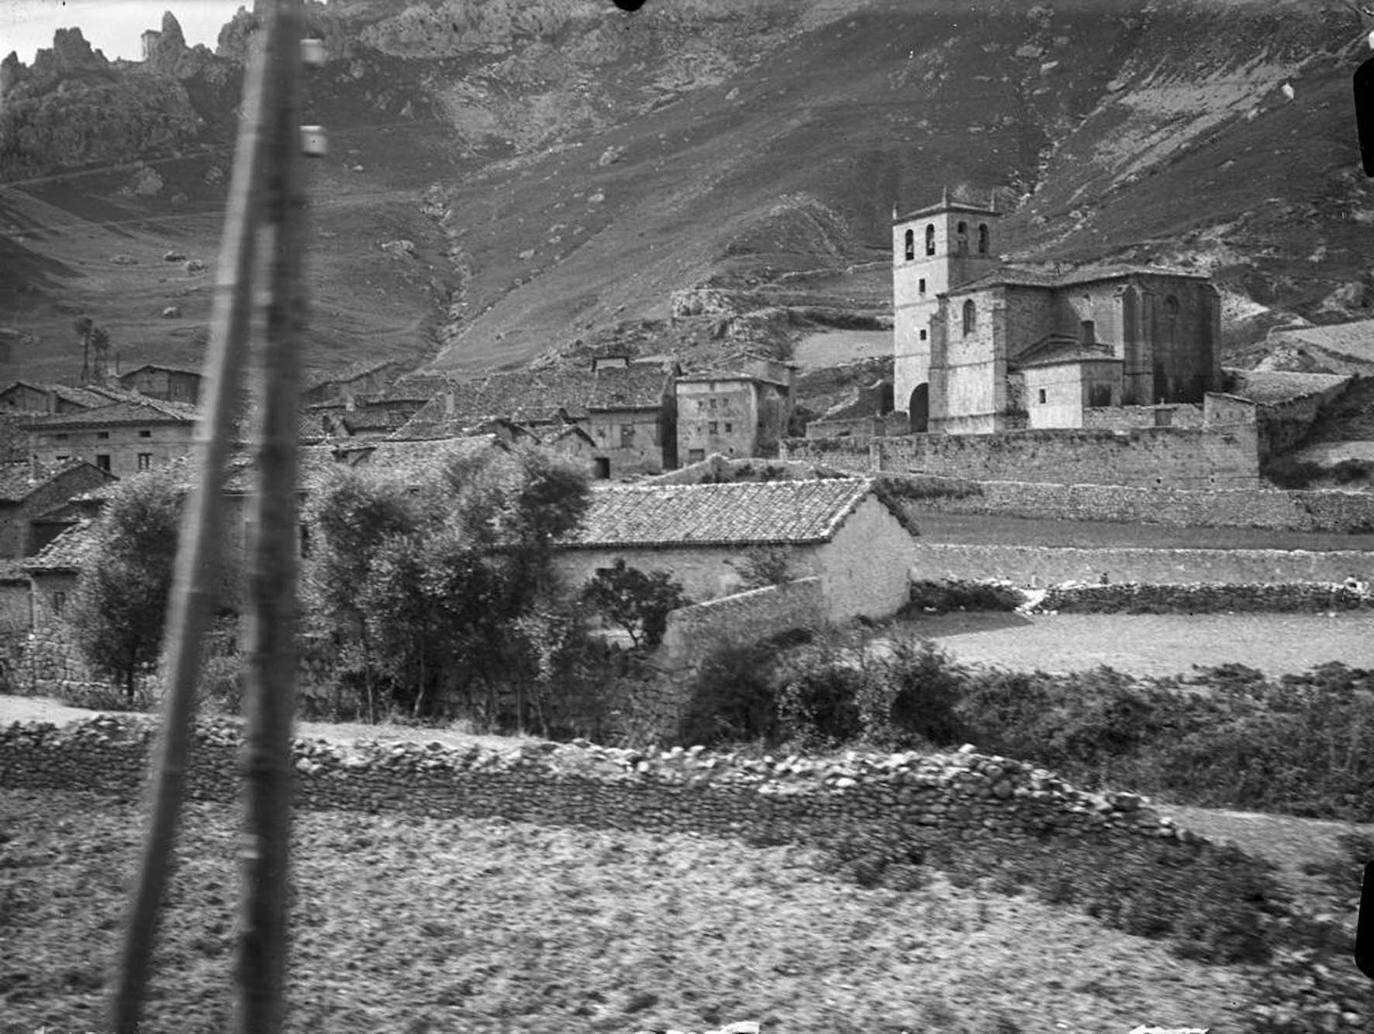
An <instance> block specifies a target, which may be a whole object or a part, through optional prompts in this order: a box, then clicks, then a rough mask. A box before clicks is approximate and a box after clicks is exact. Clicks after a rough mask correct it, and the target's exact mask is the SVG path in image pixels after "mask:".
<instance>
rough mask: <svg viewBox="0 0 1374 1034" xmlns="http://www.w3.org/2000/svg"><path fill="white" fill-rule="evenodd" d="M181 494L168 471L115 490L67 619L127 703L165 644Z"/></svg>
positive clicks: (92, 662) (82, 647) (87, 655)
mask: <svg viewBox="0 0 1374 1034" xmlns="http://www.w3.org/2000/svg"><path fill="white" fill-rule="evenodd" d="M183 495H184V493H183V490H182V489H181V488H180V486H179V485H178V484H177V483H176V481H175V479H174V477H173V475H172V474H171V473H170V472H169V471H168V470H166V469H163V470H159V471H150V472H148V473H146V474H142V475H140V476H138V477H135V478H131V479H129V480H128V481H125V482H122V483H120V484H119V485H118V486H117V487H116V488H115V490H114V491H113V492H112V493H111V496H110V499H109V501H108V502H107V504H106V507H105V511H104V512H103V513H102V514H101V517H100V520H99V522H98V523H97V525H96V527H95V529H94V532H93V536H94V539H93V545H92V549H91V552H90V555H89V557H88V559H87V561H86V563H85V565H84V566H83V568H82V571H81V576H80V578H79V579H78V581H77V586H76V592H75V594H74V597H75V598H74V600H73V603H72V606H71V609H70V612H69V614H68V616H67V618H66V621H67V624H68V626H69V627H70V628H71V629H72V631H73V633H74V638H75V641H76V643H77V644H78V646H79V648H80V650H81V652H82V654H83V655H84V656H85V658H86V661H87V662H88V663H89V664H90V665H91V667H92V668H93V669H94V670H95V671H97V672H99V673H101V674H103V675H106V676H108V677H110V678H111V679H113V680H115V681H117V682H120V683H122V684H123V686H124V692H125V696H126V698H127V699H128V700H130V701H132V700H133V699H134V692H135V681H136V678H137V676H138V674H139V673H140V672H143V671H145V670H147V669H148V668H149V667H151V666H152V665H153V664H155V663H156V661H157V659H158V653H159V650H160V649H161V646H162V633H163V625H164V621H165V612H166V609H167V598H168V595H169V594H170V591H171V586H172V572H173V567H174V564H175V560H176V546H177V529H178V526H179V523H180V515H181V504H182V499H183Z"/></svg>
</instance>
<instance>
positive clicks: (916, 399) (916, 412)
mask: <svg viewBox="0 0 1374 1034" xmlns="http://www.w3.org/2000/svg"><path fill="white" fill-rule="evenodd" d="M906 411H907V414H908V415H909V416H910V418H911V431H912V433H913V434H918V433H920V432H922V431H924V430H925V429H926V427H927V425H928V424H929V423H930V385H929V384H918V385H916V389H915V390H914V391H913V392H912V393H911V401H910V403H908V405H907V410H906Z"/></svg>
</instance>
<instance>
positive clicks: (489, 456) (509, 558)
mask: <svg viewBox="0 0 1374 1034" xmlns="http://www.w3.org/2000/svg"><path fill="white" fill-rule="evenodd" d="M437 474H438V476H436V477H433V478H430V479H428V480H427V481H425V483H423V484H422V485H419V486H416V485H413V484H410V483H408V482H407V481H404V480H401V479H398V478H395V477H389V476H387V475H386V474H374V473H370V472H367V471H366V470H362V471H348V472H340V473H339V474H338V475H337V476H336V477H335V479H334V480H333V483H332V484H331V485H329V486H327V487H326V488H325V490H324V491H322V492H321V493H319V495H318V496H317V497H316V499H315V500H314V502H313V503H312V505H311V519H312V520H313V521H314V523H315V525H316V526H317V528H318V530H319V532H320V535H319V539H320V548H319V549H318V550H317V553H316V556H315V557H314V558H313V559H312V562H311V569H312V570H311V572H310V574H311V577H310V586H311V590H312V594H313V596H314V599H315V601H316V606H317V609H318V612H319V616H320V618H322V619H323V621H324V623H325V625H326V628H327V629H328V630H329V631H330V632H332V633H333V635H334V636H335V639H336V641H338V642H340V643H342V644H346V645H345V657H346V659H347V660H349V662H350V667H351V670H352V672H353V673H354V676H355V677H357V678H360V679H361V681H362V683H363V686H364V689H365V692H366V693H367V694H368V699H369V701H371V702H372V705H371V706H370V710H371V711H372V712H373V714H374V715H375V700H376V699H377V697H378V696H381V695H384V696H386V697H389V698H390V699H391V701H392V702H393V703H395V704H399V705H401V706H402V707H404V708H406V709H407V710H409V711H410V713H411V714H413V715H416V716H421V715H425V714H429V713H432V712H433V709H434V708H435V707H436V706H437V702H438V700H439V699H440V698H441V697H443V696H445V695H447V694H451V693H454V692H459V693H463V694H466V696H467V702H468V706H469V707H470V708H471V709H473V710H477V709H479V698H478V696H477V695H476V692H477V691H484V692H485V698H484V699H483V700H482V701H481V702H480V709H482V710H484V711H485V712H486V714H487V716H488V717H489V718H495V717H496V712H497V710H498V690H499V689H500V688H502V687H515V688H516V689H517V692H518V691H519V687H521V686H523V685H527V684H533V683H534V682H535V681H537V679H536V673H537V672H538V671H539V670H541V665H542V667H543V668H545V669H546V668H547V666H548V665H547V661H543V662H541V660H540V659H539V656H538V650H537V649H536V645H535V644H534V643H533V642H532V636H531V634H530V632H529V630H530V629H533V628H535V627H537V622H536V623H534V624H531V622H530V620H529V619H530V618H531V616H532V615H533V614H534V613H535V612H536V610H537V609H538V608H539V606H540V605H541V603H544V602H547V601H548V600H549V599H550V598H551V597H553V596H555V595H556V594H557V593H558V589H559V587H558V585H557V581H556V579H555V578H554V576H553V573H552V570H551V566H550V559H551V556H552V551H553V546H554V543H555V541H556V539H557V538H558V537H559V536H561V535H564V534H566V533H567V532H568V531H570V530H571V529H572V528H573V527H575V526H576V525H577V524H578V523H579V522H580V521H581V519H582V516H583V514H585V512H586V510H587V507H588V505H589V503H590V497H589V494H588V493H589V487H588V483H587V478H586V475H585V474H583V473H582V472H581V471H579V470H577V469H576V468H575V467H573V466H571V465H570V464H568V463H567V462H566V461H564V460H562V459H559V458H557V457H554V456H552V455H550V454H547V453H543V452H540V451H538V450H534V449H514V450H509V451H507V450H497V449H492V450H489V451H487V452H484V453H481V454H479V455H477V456H475V457H471V458H463V459H459V460H454V461H450V462H449V463H448V464H447V465H445V466H443V467H441V468H439V469H438V471H437ZM545 609H547V608H545ZM530 703H531V702H530V701H528V700H526V699H524V698H523V697H522V696H519V695H517V702H516V708H515V719H516V722H517V723H518V724H520V725H521V726H522V727H523V724H524V721H525V717H526V712H527V710H528V709H529V705H530Z"/></svg>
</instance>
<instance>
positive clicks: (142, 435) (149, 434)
mask: <svg viewBox="0 0 1374 1034" xmlns="http://www.w3.org/2000/svg"><path fill="white" fill-rule="evenodd" d="M138 436H139V437H140V438H151V437H152V436H153V432H152V431H139V432H138Z"/></svg>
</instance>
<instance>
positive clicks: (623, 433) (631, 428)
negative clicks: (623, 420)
mask: <svg viewBox="0 0 1374 1034" xmlns="http://www.w3.org/2000/svg"><path fill="white" fill-rule="evenodd" d="M634 443H635V425H634V424H621V425H620V447H621V448H622V449H628V448H629V447H630V446H632V445H634Z"/></svg>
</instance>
